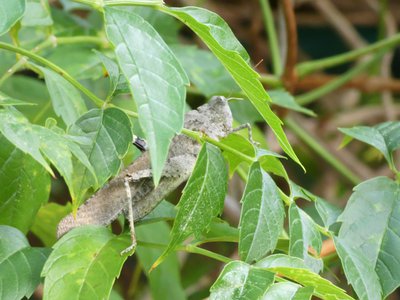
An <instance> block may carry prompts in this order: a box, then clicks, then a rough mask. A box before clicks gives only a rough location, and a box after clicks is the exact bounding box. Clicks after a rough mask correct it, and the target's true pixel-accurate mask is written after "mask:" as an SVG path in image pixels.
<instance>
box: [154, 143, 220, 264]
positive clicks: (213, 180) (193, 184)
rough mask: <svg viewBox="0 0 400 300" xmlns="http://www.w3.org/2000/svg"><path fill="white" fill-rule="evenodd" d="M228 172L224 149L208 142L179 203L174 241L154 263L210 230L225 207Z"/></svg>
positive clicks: (172, 234) (173, 232)
mask: <svg viewBox="0 0 400 300" xmlns="http://www.w3.org/2000/svg"><path fill="white" fill-rule="evenodd" d="M226 189H227V174H226V167H225V162H224V159H223V157H222V155H221V151H220V150H219V149H218V148H217V147H215V146H213V145H211V144H208V143H205V144H204V145H203V147H202V148H201V150H200V153H199V156H198V158H197V161H196V165H195V167H194V170H193V172H192V175H191V176H190V178H189V180H188V182H187V184H186V186H185V188H184V190H183V194H182V197H181V200H180V201H179V204H178V205H177V208H178V213H177V216H176V218H175V221H174V226H173V228H172V232H171V241H170V243H169V245H168V247H167V249H166V250H165V251H164V253H163V254H162V256H161V257H160V258H159V259H158V260H157V262H156V263H155V265H158V264H159V263H161V261H162V260H163V259H164V258H165V257H166V256H167V255H168V254H169V253H170V252H171V251H173V250H174V249H175V248H176V246H178V245H179V244H180V243H181V242H183V241H184V240H185V239H186V238H187V237H189V236H190V235H191V234H194V235H195V237H196V238H200V237H201V233H202V232H203V231H205V230H207V229H209V227H210V224H211V222H212V220H213V219H214V217H216V216H217V215H219V214H220V213H221V212H222V209H223V208H224V199H225V194H226Z"/></svg>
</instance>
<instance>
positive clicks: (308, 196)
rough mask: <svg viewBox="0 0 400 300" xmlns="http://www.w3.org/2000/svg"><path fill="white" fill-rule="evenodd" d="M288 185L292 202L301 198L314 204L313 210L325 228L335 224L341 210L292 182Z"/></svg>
mask: <svg viewBox="0 0 400 300" xmlns="http://www.w3.org/2000/svg"><path fill="white" fill-rule="evenodd" d="M289 185H290V198H291V199H292V200H296V199H299V198H301V199H305V200H309V201H313V202H314V203H315V208H316V209H317V211H318V214H319V216H320V217H321V220H322V222H323V223H324V225H325V227H326V228H329V227H330V226H331V225H332V224H334V223H336V222H337V219H338V217H339V215H340V214H341V213H342V210H341V209H340V208H339V207H337V206H335V205H333V204H331V203H329V202H327V201H326V200H325V199H322V198H321V197H318V196H316V195H314V194H313V193H311V192H310V191H307V190H306V189H305V188H303V187H301V186H299V185H297V184H295V183H294V182H293V181H290V182H289Z"/></svg>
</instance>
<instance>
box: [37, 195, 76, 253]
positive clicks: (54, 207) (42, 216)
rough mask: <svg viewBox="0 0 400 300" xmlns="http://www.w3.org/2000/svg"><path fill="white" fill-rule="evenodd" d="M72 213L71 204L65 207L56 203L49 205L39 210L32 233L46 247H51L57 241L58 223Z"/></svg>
mask: <svg viewBox="0 0 400 300" xmlns="http://www.w3.org/2000/svg"><path fill="white" fill-rule="evenodd" d="M70 212H71V205H70V203H67V205H65V206H63V205H60V204H58V203H54V202H50V203H47V204H45V205H43V206H42V207H41V208H40V209H39V211H38V213H37V215H36V218H35V220H34V222H33V225H32V227H31V231H32V232H33V233H34V234H35V235H36V236H37V237H38V238H39V239H40V240H41V241H42V242H43V244H44V245H45V246H46V247H51V246H53V244H54V243H55V242H56V241H57V236H56V232H57V226H58V223H60V221H61V219H62V218H63V217H65V216H66V215H67V214H69V213H70Z"/></svg>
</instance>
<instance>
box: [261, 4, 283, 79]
mask: <svg viewBox="0 0 400 300" xmlns="http://www.w3.org/2000/svg"><path fill="white" fill-rule="evenodd" d="M260 6H261V11H262V14H263V17H264V25H265V32H267V35H268V41H269V48H270V50H271V59H272V68H273V71H274V74H275V75H276V76H280V75H281V74H282V70H283V69H282V60H281V56H280V53H279V44H278V38H277V36H276V30H275V24H274V18H273V15H272V10H271V5H270V4H269V0H260Z"/></svg>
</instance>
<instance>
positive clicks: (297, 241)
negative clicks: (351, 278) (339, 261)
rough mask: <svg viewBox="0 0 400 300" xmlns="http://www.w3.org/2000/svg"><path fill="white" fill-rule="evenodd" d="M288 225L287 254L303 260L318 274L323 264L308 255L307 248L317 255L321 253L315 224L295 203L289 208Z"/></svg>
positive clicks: (319, 239) (320, 242)
mask: <svg viewBox="0 0 400 300" xmlns="http://www.w3.org/2000/svg"><path fill="white" fill-rule="evenodd" d="M289 224H290V225H289V228H290V246H289V254H290V255H291V256H296V257H300V258H302V259H304V261H305V263H306V265H307V266H309V267H310V268H311V269H312V270H314V271H315V272H316V273H318V272H319V271H320V270H321V269H322V267H323V262H322V260H321V259H318V258H315V257H314V256H311V255H310V254H309V253H308V249H309V247H312V248H313V249H314V250H315V252H316V253H317V254H319V253H320V252H321V247H322V239H321V235H320V233H319V231H318V230H317V228H316V224H315V223H314V221H313V220H312V219H311V218H310V217H309V216H308V215H307V214H306V213H305V212H304V211H303V210H301V209H300V208H299V207H297V205H296V204H295V203H292V204H291V205H290V207H289Z"/></svg>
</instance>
